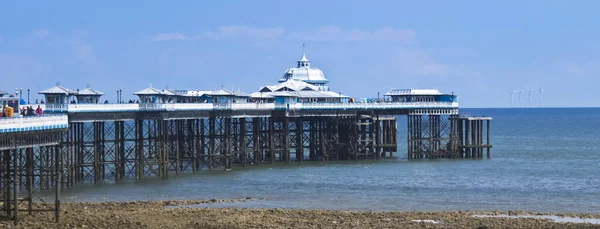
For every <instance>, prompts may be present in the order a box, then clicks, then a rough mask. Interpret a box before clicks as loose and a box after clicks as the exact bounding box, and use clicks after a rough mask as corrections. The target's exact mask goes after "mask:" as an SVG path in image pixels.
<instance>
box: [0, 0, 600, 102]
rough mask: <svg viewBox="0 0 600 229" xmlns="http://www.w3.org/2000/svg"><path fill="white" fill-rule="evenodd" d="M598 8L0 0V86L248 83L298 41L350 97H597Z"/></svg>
mask: <svg viewBox="0 0 600 229" xmlns="http://www.w3.org/2000/svg"><path fill="white" fill-rule="evenodd" d="M598 12H600V1H583V0H581V1H548V0H543V1H542V0H540V1H537V0H530V1H508V0H503V1H480V0H476V1H446V0H440V1H399V0H398V1H376V0H369V1H353V0H341V1H334V0H331V1H323V0H318V1H312V0H304V1H281V0H273V1H263V0H253V1H227V0H222V1H108V0H104V1H95V2H91V1H37V2H34V1H5V2H3V3H0V77H1V79H2V80H1V81H0V90H5V91H9V92H13V91H14V88H15V87H22V88H24V90H26V89H27V88H30V89H31V90H32V98H40V97H39V96H38V95H37V92H38V91H40V90H43V89H46V88H49V87H51V86H54V85H55V84H56V82H57V81H60V84H61V85H62V86H66V87H68V88H71V89H76V88H84V87H85V85H86V84H90V85H91V86H92V88H95V89H98V90H101V91H103V92H105V93H106V94H107V95H106V96H105V98H107V99H108V100H109V101H111V102H113V101H115V98H116V90H118V89H122V90H123V94H124V98H125V99H126V100H127V99H129V98H134V97H133V95H131V94H132V93H133V92H135V91H138V90H141V89H143V88H146V87H148V85H149V84H150V83H152V85H153V86H154V87H155V88H165V87H166V86H167V85H168V86H169V88H171V89H218V88H220V87H221V86H224V87H225V88H229V89H231V88H234V89H236V90H237V89H241V90H242V91H244V92H247V93H250V92H254V91H256V90H258V88H259V87H260V86H264V85H269V84H274V83H276V81H277V80H278V79H279V78H281V76H282V74H283V72H284V71H285V70H286V69H287V68H289V67H294V66H295V65H296V61H297V60H298V59H300V57H301V54H302V43H305V44H306V54H307V57H308V59H309V60H311V63H312V66H314V67H317V68H320V69H321V70H323V72H324V73H325V76H326V77H327V78H328V79H329V80H330V87H331V90H333V91H336V92H341V93H343V94H347V95H350V96H354V97H376V96H377V92H380V93H382V94H383V93H385V92H386V91H388V90H389V89H391V88H432V87H436V88H438V89H440V90H442V91H443V92H448V93H451V92H454V93H457V94H458V95H459V98H460V102H461V106H462V107H507V106H509V105H510V93H509V90H517V89H528V88H529V89H533V88H535V89H539V88H540V86H542V87H543V88H544V89H545V90H544V104H545V105H546V106H600V96H598V93H599V91H598V87H599V84H600V77H599V76H600V45H599V44H600V27H599V25H600V16H598V15H600V13H598ZM526 94H527V93H524V94H523V103H524V105H527V103H528V102H527V96H526ZM538 94H539V92H534V93H532V101H533V103H534V104H536V105H537V104H538V101H539V96H538ZM515 103H518V102H517V98H516V96H515Z"/></svg>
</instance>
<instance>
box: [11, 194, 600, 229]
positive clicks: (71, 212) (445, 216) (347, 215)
mask: <svg viewBox="0 0 600 229" xmlns="http://www.w3.org/2000/svg"><path fill="white" fill-rule="evenodd" d="M256 200H259V199H255V198H250V197H247V198H242V199H209V200H164V201H129V202H66V203H63V204H62V205H61V222H60V223H59V224H56V223H54V217H53V213H49V212H45V213H34V214H32V215H28V214H27V213H26V212H25V211H22V212H21V214H20V221H19V222H18V224H17V225H16V228H349V227H352V228H423V227H427V228H448V227H451V228H456V227H460V228H532V227H535V228H547V227H552V228H598V227H600V225H599V224H590V223H562V222H560V223H559V222H553V221H552V220H550V219H541V218H506V217H503V215H506V216H533V217H539V216H548V215H550V216H559V217H577V218H581V219H594V222H595V220H596V219H597V220H598V221H600V213H595V214H587V213H544V212H529V211H445V212H376V211H351V210H302V209H280V208H278V209H262V208H256V209H254V208H214V207H211V206H210V204H212V203H231V202H246V201H256ZM200 204H202V205H203V206H202V207H186V206H190V205H200ZM476 215H485V216H490V217H476ZM0 227H2V228H15V225H14V224H13V222H12V221H6V220H5V221H0Z"/></svg>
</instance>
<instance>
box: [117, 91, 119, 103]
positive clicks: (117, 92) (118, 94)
mask: <svg viewBox="0 0 600 229" xmlns="http://www.w3.org/2000/svg"><path fill="white" fill-rule="evenodd" d="M117 103H119V90H117Z"/></svg>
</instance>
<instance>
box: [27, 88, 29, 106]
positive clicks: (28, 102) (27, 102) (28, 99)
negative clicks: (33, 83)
mask: <svg viewBox="0 0 600 229" xmlns="http://www.w3.org/2000/svg"><path fill="white" fill-rule="evenodd" d="M27 104H29V89H27Z"/></svg>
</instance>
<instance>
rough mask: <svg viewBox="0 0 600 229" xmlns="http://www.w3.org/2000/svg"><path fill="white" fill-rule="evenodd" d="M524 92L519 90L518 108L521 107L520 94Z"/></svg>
mask: <svg viewBox="0 0 600 229" xmlns="http://www.w3.org/2000/svg"><path fill="white" fill-rule="evenodd" d="M524 91H525V90H519V107H523V106H522V105H521V93H523V92H524Z"/></svg>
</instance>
